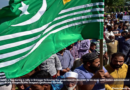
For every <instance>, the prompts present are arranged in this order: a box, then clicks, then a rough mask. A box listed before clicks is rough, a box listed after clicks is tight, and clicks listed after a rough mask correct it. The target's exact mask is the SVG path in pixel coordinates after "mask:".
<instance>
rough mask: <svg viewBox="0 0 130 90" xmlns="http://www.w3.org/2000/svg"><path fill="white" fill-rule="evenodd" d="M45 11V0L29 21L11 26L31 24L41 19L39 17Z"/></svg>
mask: <svg viewBox="0 0 130 90" xmlns="http://www.w3.org/2000/svg"><path fill="white" fill-rule="evenodd" d="M46 9H47V3H46V0H43V4H42V7H41V8H40V10H39V11H38V12H37V13H36V14H35V15H34V16H33V17H32V18H31V19H29V20H27V21H25V22H22V23H19V24H16V25H11V26H23V25H28V24H32V23H34V22H36V21H38V20H39V19H40V18H41V16H42V15H43V14H44V13H45V11H46Z"/></svg>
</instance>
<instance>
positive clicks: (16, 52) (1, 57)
mask: <svg viewBox="0 0 130 90" xmlns="http://www.w3.org/2000/svg"><path fill="white" fill-rule="evenodd" d="M34 45H35V44H33V45H31V46H29V47H26V48H24V49H20V50H16V51H13V52H9V53H5V54H0V59H4V58H8V57H11V56H15V55H19V54H21V53H24V52H26V51H28V50H30V49H31V48H33V46H34Z"/></svg>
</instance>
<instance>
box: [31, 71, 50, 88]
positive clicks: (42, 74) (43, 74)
mask: <svg viewBox="0 0 130 90" xmlns="http://www.w3.org/2000/svg"><path fill="white" fill-rule="evenodd" d="M43 78H44V79H51V75H50V74H49V73H48V72H46V71H44V70H42V71H39V72H37V73H35V74H33V75H32V76H31V77H30V79H43ZM31 89H32V90H51V85H50V84H47V83H46V84H44V85H43V84H41V85H39V84H34V85H31Z"/></svg>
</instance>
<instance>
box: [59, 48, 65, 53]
mask: <svg viewBox="0 0 130 90" xmlns="http://www.w3.org/2000/svg"><path fill="white" fill-rule="evenodd" d="M65 49H66V48H64V49H62V50H60V51H59V52H58V53H63V52H64V51H65Z"/></svg>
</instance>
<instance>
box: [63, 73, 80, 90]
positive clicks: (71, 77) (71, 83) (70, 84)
mask: <svg viewBox="0 0 130 90" xmlns="http://www.w3.org/2000/svg"><path fill="white" fill-rule="evenodd" d="M64 77H65V79H68V80H67V81H65V83H64V84H65V86H66V88H67V90H74V89H75V88H76V86H77V78H78V74H77V73H76V72H67V73H65V75H64Z"/></svg>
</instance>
